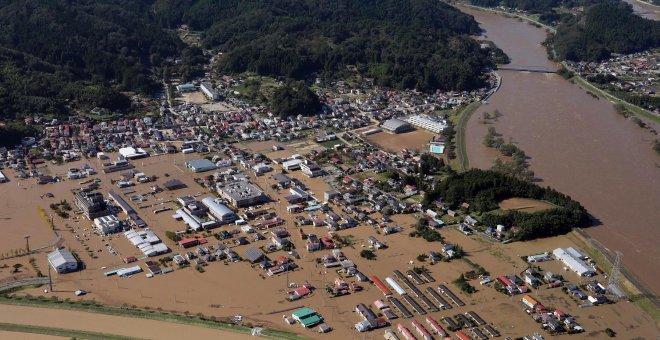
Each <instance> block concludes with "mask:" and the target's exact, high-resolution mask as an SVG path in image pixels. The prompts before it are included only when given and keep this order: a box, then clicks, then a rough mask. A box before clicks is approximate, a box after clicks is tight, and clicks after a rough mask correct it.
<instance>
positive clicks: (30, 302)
mask: <svg viewBox="0 0 660 340" xmlns="http://www.w3.org/2000/svg"><path fill="white" fill-rule="evenodd" d="M0 304H10V305H19V306H29V307H40V308H55V309H66V310H75V311H81V312H87V313H99V314H105V315H114V316H122V317H131V318H142V319H150V320H157V321H165V322H172V323H179V324H185V325H191V326H195V327H204V328H210V329H217V330H222V331H229V332H235V333H242V334H250V331H251V327H248V326H241V325H234V324H230V323H226V322H220V321H214V320H212V319H210V318H206V317H204V316H203V315H182V314H177V313H173V312H165V311H157V310H151V309H150V310H146V309H140V308H121V307H112V306H106V305H101V304H98V303H95V302H93V301H70V300H69V301H65V300H59V299H46V298H44V297H20V296H12V295H10V293H9V292H3V295H2V296H0ZM6 327H14V328H15V327H23V326H21V325H12V324H8V326H6ZM0 329H1V328H0ZM15 329H18V328H15ZM49 329H50V328H49V327H34V328H33V329H32V330H34V331H48V330H49ZM25 330H26V331H27V330H28V328H25ZM52 330H53V331H54V332H56V331H63V332H67V331H69V332H78V331H75V330H66V329H62V330H60V329H57V328H53V329H52ZM28 333H33V332H29V331H28ZM39 334H50V335H58V334H57V333H39ZM92 335H94V334H92ZM98 335H99V336H100V335H101V334H98ZM261 335H262V337H265V338H268V339H291V340H300V339H305V338H304V337H302V336H300V335H297V334H293V333H289V332H284V331H279V330H273V329H264V330H263V331H262V333H261ZM83 338H88V337H87V336H84V337H83ZM101 338H102V337H101ZM115 338H117V339H126V338H124V337H117V336H115Z"/></svg>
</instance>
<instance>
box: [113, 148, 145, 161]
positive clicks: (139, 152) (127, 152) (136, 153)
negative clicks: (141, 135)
mask: <svg viewBox="0 0 660 340" xmlns="http://www.w3.org/2000/svg"><path fill="white" fill-rule="evenodd" d="M119 154H120V155H121V156H122V157H124V159H128V160H131V159H138V158H145V157H149V154H148V153H147V152H146V151H144V150H143V149H141V148H137V149H136V148H134V147H130V146H128V147H125V148H121V149H119Z"/></svg>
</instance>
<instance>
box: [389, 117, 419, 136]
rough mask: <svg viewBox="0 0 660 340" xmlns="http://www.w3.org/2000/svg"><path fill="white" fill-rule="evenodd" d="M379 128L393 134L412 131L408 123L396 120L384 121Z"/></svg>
mask: <svg viewBox="0 0 660 340" xmlns="http://www.w3.org/2000/svg"><path fill="white" fill-rule="evenodd" d="M381 127H382V128H383V129H385V130H387V131H389V132H393V133H403V132H408V131H411V130H413V126H412V125H410V123H408V122H406V121H403V120H401V119H397V118H392V119H388V120H386V121H385V122H384V123H383V125H382V126H381Z"/></svg>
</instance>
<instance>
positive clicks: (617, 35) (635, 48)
mask: <svg viewBox="0 0 660 340" xmlns="http://www.w3.org/2000/svg"><path fill="white" fill-rule="evenodd" d="M548 41H549V42H550V43H551V44H552V45H553V46H554V48H555V51H556V52H557V55H558V56H559V57H560V58H561V59H567V60H573V61H599V60H603V59H606V58H609V57H610V55H611V54H612V53H623V54H628V53H634V52H639V51H643V50H646V49H649V48H654V47H658V46H660V22H658V21H653V20H648V19H644V18H642V17H640V16H638V15H635V14H633V11H632V8H631V6H629V5H627V4H625V3H620V4H618V5H613V4H598V5H594V6H591V7H589V8H588V9H587V10H586V12H585V13H584V14H582V15H577V16H574V17H571V18H569V19H567V20H565V21H564V22H562V23H561V24H560V25H559V27H558V28H557V33H556V34H555V35H554V36H553V37H551V38H549V39H548Z"/></svg>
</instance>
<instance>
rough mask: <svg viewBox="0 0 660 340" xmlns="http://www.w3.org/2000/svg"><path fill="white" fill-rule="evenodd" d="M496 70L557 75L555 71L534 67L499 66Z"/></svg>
mask: <svg viewBox="0 0 660 340" xmlns="http://www.w3.org/2000/svg"><path fill="white" fill-rule="evenodd" d="M497 69H498V70H503V71H520V72H536V73H557V70H552V69H549V68H545V67H535V66H500V67H498V68H497Z"/></svg>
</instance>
